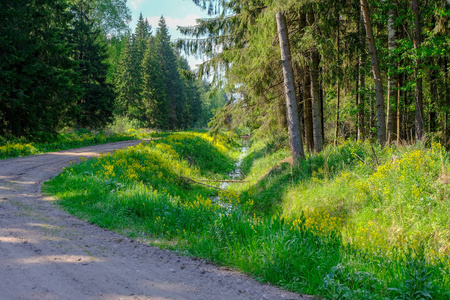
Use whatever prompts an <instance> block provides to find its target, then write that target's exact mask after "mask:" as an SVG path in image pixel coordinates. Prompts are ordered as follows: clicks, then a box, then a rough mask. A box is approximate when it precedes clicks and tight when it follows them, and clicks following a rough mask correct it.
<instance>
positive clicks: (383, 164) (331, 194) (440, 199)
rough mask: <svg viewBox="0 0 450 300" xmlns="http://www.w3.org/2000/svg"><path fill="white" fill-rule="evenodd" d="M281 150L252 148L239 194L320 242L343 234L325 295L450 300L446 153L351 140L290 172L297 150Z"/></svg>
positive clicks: (260, 145)
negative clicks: (320, 238) (290, 161)
mask: <svg viewBox="0 0 450 300" xmlns="http://www.w3.org/2000/svg"><path fill="white" fill-rule="evenodd" d="M272 145H273V144H271V143H267V144H263V143H255V144H254V145H252V147H251V148H250V150H249V155H248V160H246V159H244V163H243V170H244V173H246V175H247V177H246V179H247V180H248V181H249V182H248V183H247V184H246V185H243V186H241V185H239V187H232V188H233V189H235V190H238V191H241V202H246V203H251V205H250V206H249V208H250V209H251V210H252V211H253V212H254V213H256V214H260V215H265V216H271V215H273V214H274V213H280V214H282V216H283V217H285V218H286V219H287V220H290V221H291V222H292V224H293V226H297V224H298V223H299V224H303V225H304V226H305V227H306V228H308V229H309V230H312V231H313V232H315V233H317V234H318V235H327V234H328V233H329V232H330V231H332V232H340V235H341V236H342V248H341V252H340V253H341V254H340V255H341V259H340V264H339V265H336V266H335V267H333V268H331V269H330V271H329V273H328V274H327V275H326V276H325V277H324V278H323V285H322V287H321V288H320V289H319V290H318V291H317V293H320V294H321V295H323V296H325V297H327V298H330V299H385V298H388V299H394V298H395V299H427V298H430V296H429V295H431V298H433V299H446V297H448V295H449V294H448V293H449V292H450V288H449V287H450V282H449V280H448V272H449V270H450V266H449V264H448V255H449V253H448V245H449V243H450V235H449V232H448V228H447V226H446V224H448V222H449V219H448V215H449V209H450V207H449V205H448V197H449V190H448V185H447V184H446V182H447V180H448V178H447V176H448V175H447V174H448V168H449V161H448V154H447V152H445V150H444V149H443V147H442V146H440V145H439V144H436V143H434V144H433V145H432V149H426V148H423V147H421V146H420V145H417V146H414V147H412V146H409V147H386V148H378V147H375V148H372V146H371V145H370V144H369V143H362V142H345V143H343V144H341V145H339V146H337V147H327V148H326V149H325V150H324V151H323V152H321V153H319V154H317V155H311V156H309V157H308V158H307V159H306V160H305V161H303V162H300V163H299V165H297V166H293V167H290V166H289V165H288V164H280V161H281V160H282V159H283V158H285V157H287V156H288V155H289V152H288V151H286V150H282V149H278V148H277V147H273V146H272ZM277 165H278V167H277ZM267 169H269V170H270V172H266V173H265V174H263V173H264V170H267Z"/></svg>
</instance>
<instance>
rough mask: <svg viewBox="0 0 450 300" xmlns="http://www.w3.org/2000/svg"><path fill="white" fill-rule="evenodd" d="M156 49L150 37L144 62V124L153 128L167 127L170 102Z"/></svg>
mask: <svg viewBox="0 0 450 300" xmlns="http://www.w3.org/2000/svg"><path fill="white" fill-rule="evenodd" d="M156 51H157V47H155V46H154V45H153V43H152V38H149V39H148V46H147V50H146V52H145V54H144V60H143V62H142V79H143V80H142V103H143V108H144V117H143V118H144V122H143V125H144V126H147V127H151V128H159V129H166V128H167V119H168V103H167V97H166V90H165V83H164V74H163V71H162V67H161V61H160V60H159V55H158V53H157V52H156Z"/></svg>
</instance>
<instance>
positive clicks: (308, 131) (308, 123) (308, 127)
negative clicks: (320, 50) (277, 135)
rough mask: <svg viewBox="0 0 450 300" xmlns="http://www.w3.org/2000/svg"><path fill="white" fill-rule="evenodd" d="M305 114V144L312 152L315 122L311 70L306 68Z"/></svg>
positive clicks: (304, 84) (304, 89)
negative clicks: (313, 119)
mask: <svg viewBox="0 0 450 300" xmlns="http://www.w3.org/2000/svg"><path fill="white" fill-rule="evenodd" d="M302 92H303V103H304V106H303V107H304V108H303V112H304V114H305V116H304V118H305V140H306V141H305V143H306V149H307V150H308V151H312V150H313V148H314V137H313V122H312V101H311V76H310V68H309V66H306V67H305V69H304V76H303V89H302Z"/></svg>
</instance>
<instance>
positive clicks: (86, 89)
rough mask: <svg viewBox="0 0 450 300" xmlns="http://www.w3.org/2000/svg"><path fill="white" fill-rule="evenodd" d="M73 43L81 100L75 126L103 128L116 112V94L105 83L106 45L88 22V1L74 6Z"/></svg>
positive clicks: (75, 114) (76, 108) (77, 106)
mask: <svg viewBox="0 0 450 300" xmlns="http://www.w3.org/2000/svg"><path fill="white" fill-rule="evenodd" d="M72 10H73V12H74V16H75V17H74V21H73V25H72V35H71V42H72V43H73V45H74V48H73V50H72V56H73V59H74V60H75V61H76V63H77V67H76V71H77V73H78V80H79V86H80V88H81V89H82V93H81V97H80V99H79V100H78V101H77V103H76V105H75V107H74V110H75V112H74V114H73V117H74V119H75V125H76V126H77V127H81V128H87V127H91V128H101V127H104V126H105V125H107V124H108V123H110V122H111V121H112V119H113V111H114V91H113V87H112V85H111V84H109V83H107V82H106V79H107V78H106V75H107V70H108V65H107V64H106V63H105V59H106V58H107V50H106V45H105V44H103V43H102V42H101V39H100V30H99V29H94V28H95V27H94V23H93V21H92V20H90V19H89V14H90V11H91V7H90V5H89V2H88V1H84V0H81V1H78V2H77V3H76V4H75V5H74V7H73V9H72Z"/></svg>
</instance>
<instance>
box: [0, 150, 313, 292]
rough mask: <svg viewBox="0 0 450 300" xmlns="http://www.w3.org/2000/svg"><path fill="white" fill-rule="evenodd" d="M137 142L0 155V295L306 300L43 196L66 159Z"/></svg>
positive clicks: (97, 153) (75, 158) (96, 153)
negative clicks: (92, 220)
mask: <svg viewBox="0 0 450 300" xmlns="http://www.w3.org/2000/svg"><path fill="white" fill-rule="evenodd" d="M139 142H140V141H125V142H118V143H111V144H105V145H98V146H91V147H84V148H78V149H74V150H67V151H61V152H54V153H48V154H42V155H36V156H28V157H22V158H13V159H6V160H0V299H2V300H10V299H11V300H15V299H27V300H40V299H49V300H50V299H51V300H53V299H55V300H61V299H71V300H72V299H75V300H82V299H208V300H211V299H224V300H225V299H227V300H228V299H233V300H234V299H310V297H307V296H301V295H298V294H293V293H289V292H286V291H283V290H280V289H278V288H276V287H273V286H270V285H263V284H260V283H258V282H257V281H255V280H253V279H251V278H248V277H246V276H244V275H242V274H239V273H237V272H232V271H230V270H227V269H225V268H218V267H216V266H213V265H211V264H208V263H206V262H205V261H203V260H198V259H194V258H188V257H181V256H178V255H176V254H173V253H170V252H168V251H164V250H160V249H158V248H155V247H150V246H148V245H145V244H142V243H139V242H136V241H133V240H131V239H129V238H126V237H124V236H122V235H119V234H117V233H114V232H110V231H107V230H105V229H102V228H99V227H97V226H95V225H92V224H89V223H86V222H84V221H81V220H79V219H77V218H75V217H73V216H71V215H69V214H67V213H66V212H64V211H62V210H60V209H59V208H58V206H56V205H55V203H54V201H53V199H51V198H46V197H44V196H43V195H42V194H41V187H42V183H43V182H45V181H46V180H48V179H50V178H52V177H54V176H56V175H57V174H58V173H59V172H60V171H61V169H62V167H64V166H67V165H68V164H69V162H70V161H72V162H77V161H79V158H80V157H81V156H83V157H85V158H90V157H94V156H97V155H99V153H102V152H109V151H114V150H116V149H119V148H124V147H128V146H132V145H136V144H138V143H139Z"/></svg>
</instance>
